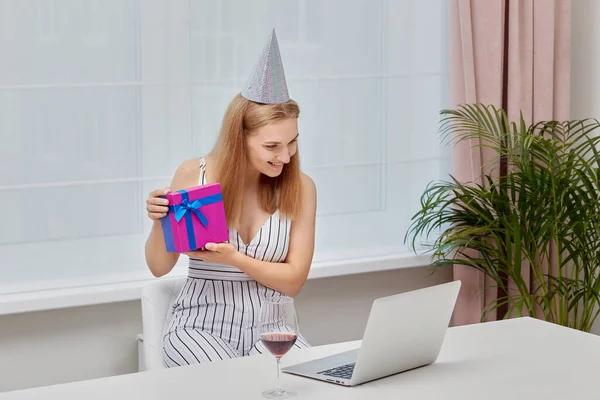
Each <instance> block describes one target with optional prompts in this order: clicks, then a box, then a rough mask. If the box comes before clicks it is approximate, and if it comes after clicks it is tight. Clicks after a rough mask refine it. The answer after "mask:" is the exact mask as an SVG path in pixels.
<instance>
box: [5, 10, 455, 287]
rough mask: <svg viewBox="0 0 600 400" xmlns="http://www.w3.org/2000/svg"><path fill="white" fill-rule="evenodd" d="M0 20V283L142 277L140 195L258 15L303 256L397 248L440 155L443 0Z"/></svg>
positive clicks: (254, 41) (167, 164) (232, 75)
mask: <svg viewBox="0 0 600 400" xmlns="http://www.w3.org/2000/svg"><path fill="white" fill-rule="evenodd" d="M0 21H1V23H0V50H1V51H2V54H3V62H2V63H0V141H1V145H0V167H2V168H1V170H2V171H3V173H2V174H1V175H0V206H1V209H2V210H4V213H3V216H2V219H1V222H0V273H1V274H2V277H3V278H2V281H1V282H0V293H19V292H30V291H35V290H40V289H48V288H65V287H72V286H82V285H91V284H102V283H113V282H123V281H135V280H139V279H145V278H147V277H148V276H149V272H148V271H147V268H146V266H145V263H144V242H145V239H146V236H147V233H148V231H149V228H150V225H151V223H150V221H149V220H148V218H147V217H146V214H145V203H144V201H145V198H146V196H147V194H148V193H149V192H150V191H151V190H152V189H155V188H158V187H164V186H167V185H168V184H169V182H170V179H171V176H172V174H173V172H174V171H175V168H176V166H177V165H178V164H179V163H180V162H181V161H183V160H185V159H188V158H192V157H198V156H201V155H204V154H206V153H207V152H208V151H209V150H210V149H211V147H212V144H213V142H214V140H215V139H216V136H217V132H218V128H219V125H220V123H221V118H222V116H223V113H224V111H225V108H226V106H227V104H228V103H229V101H230V100H231V98H232V97H233V96H234V95H235V94H236V93H237V92H239V90H240V89H241V87H242V84H243V83H244V81H245V80H246V78H247V75H248V74H249V72H250V69H251V67H252V65H253V64H254V62H255V60H256V58H257V56H258V54H259V52H260V50H261V49H262V47H263V46H264V43H265V42H266V40H267V38H268V35H269V34H270V31H271V29H272V28H275V29H276V32H277V37H278V40H279V45H280V48H281V52H282V57H283V63H284V68H285V72H286V77H287V81H288V87H289V91H290V95H291V96H292V97H293V98H294V99H295V100H297V101H298V102H299V104H300V107H301V118H300V122H299V126H300V132H301V141H300V155H301V162H302V166H303V169H304V170H305V172H306V173H308V174H309V175H310V176H312V177H313V179H314V180H315V183H316V185H317V188H318V197H319V204H318V221H317V238H316V254H315V262H316V263H318V262H322V261H336V260H344V259H352V258H355V257H366V256H389V255H391V254H402V253H405V252H406V251H407V250H406V248H405V247H404V245H403V238H404V233H405V231H406V228H407V227H408V223H409V219H410V216H411V215H412V214H413V213H414V212H415V211H416V210H417V207H418V201H419V197H420V195H421V193H422V191H423V189H424V187H425V185H426V184H427V183H428V182H429V181H430V180H433V179H438V178H440V177H441V176H442V175H443V174H445V173H446V172H447V171H448V159H449V156H448V148H447V147H444V146H441V145H440V144H439V143H438V137H437V129H438V121H439V117H438V112H439V110H440V109H441V108H443V107H445V106H446V103H447V102H446V97H447V96H446V86H447V85H446V81H447V71H446V70H447V67H446V60H445V52H446V44H445V42H444V40H445V37H446V27H445V26H446V22H445V21H446V5H445V0H427V1H423V0H422V1H418V2H417V1H408V0H407V1H385V0H377V1H375V0H351V1H348V0H329V1H322V0H289V1H285V2H283V1H275V0H272V1H269V0H260V1H252V2H249V1H245V0H219V1H216V0H203V1H200V0H194V1H182V0H169V1H167V0H143V1H142V0H87V1H85V2H66V1H61V0H38V1H35V2H33V3H30V2H27V4H25V3H24V2H22V1H20V0H6V1H3V2H0ZM185 261H186V257H182V259H181V261H180V264H181V265H179V266H178V267H177V268H179V270H180V271H185Z"/></svg>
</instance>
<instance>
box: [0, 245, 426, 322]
mask: <svg viewBox="0 0 600 400" xmlns="http://www.w3.org/2000/svg"><path fill="white" fill-rule="evenodd" d="M429 261H430V258H429V256H428V255H415V254H402V255H393V256H387V257H373V258H359V259H350V260H344V261H335V262H321V263H314V264H313V266H312V267H311V270H310V274H309V276H308V279H309V280H310V279H319V278H330V277H336V276H345V275H354V274H360V273H366V272H378V271H389V270H397V269H404V268H413V267H422V266H427V265H429ZM173 272H175V271H173ZM185 272H187V271H180V272H178V273H173V274H169V275H168V276H166V277H164V278H161V279H172V278H177V277H180V276H185ZM154 279H157V278H153V279H145V280H139V281H135V282H126V283H116V284H106V285H95V286H83V287H77V288H69V289H56V290H44V291H36V292H28V293H19V294H7V295H0V315H7V314H18V313H24V312H32V311H46V310H53V309H60V308H70V307H80V306H89V305H96V304H107V303H117V302H122V301H131V300H139V299H140V297H141V293H142V289H143V288H144V286H146V285H147V284H148V283H149V282H151V281H152V280H154Z"/></svg>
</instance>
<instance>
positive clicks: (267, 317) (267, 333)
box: [260, 296, 298, 399]
mask: <svg viewBox="0 0 600 400" xmlns="http://www.w3.org/2000/svg"><path fill="white" fill-rule="evenodd" d="M260 327H261V334H260V341H261V342H262V344H263V345H264V346H265V347H266V348H267V350H269V352H270V353H271V354H273V355H274V356H275V359H276V360H277V387H276V388H275V389H270V390H266V391H264V392H263V393H262V394H263V397H266V398H268V399H285V398H288V397H291V396H293V395H294V393H293V392H289V391H286V390H283V389H282V387H281V381H280V379H279V374H280V369H281V364H280V361H281V357H283V356H284V355H285V354H286V353H287V352H288V351H289V350H290V349H291V348H292V347H293V346H294V343H296V338H297V337H298V317H297V316H296V307H295V306H294V300H293V299H292V298H291V297H284V296H281V297H279V296H278V297H267V298H265V299H264V301H263V303H262V305H261V308H260Z"/></svg>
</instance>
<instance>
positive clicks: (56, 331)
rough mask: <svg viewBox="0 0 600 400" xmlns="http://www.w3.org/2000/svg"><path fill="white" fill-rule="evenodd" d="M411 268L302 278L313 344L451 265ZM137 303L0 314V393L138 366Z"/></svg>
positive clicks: (344, 336)
mask: <svg viewBox="0 0 600 400" xmlns="http://www.w3.org/2000/svg"><path fill="white" fill-rule="evenodd" d="M430 272H431V271H430V270H429V269H428V268H411V269H404V270H397V271H387V272H376V273H369V274H360V275H352V276H346V277H337V278H327V279H316V280H311V281H309V282H308V283H307V284H306V286H305V287H304V290H303V291H302V293H301V295H299V296H298V314H299V319H300V323H301V328H302V332H303V334H304V335H305V336H306V337H307V339H308V340H309V341H311V343H312V344H314V345H318V344H325V343H332V342H337V341H345V340H354V339H359V338H360V337H361V336H362V332H363V330H364V326H365V324H366V320H367V315H368V311H369V308H370V305H371V302H372V301H373V300H374V299H375V298H377V297H381V296H385V295H388V294H393V293H399V292H403V291H406V290H411V289H416V288H420V287H425V286H430V285H433V284H437V283H442V282H447V281H449V280H451V279H452V273H451V271H450V269H448V268H446V269H440V270H438V271H437V272H435V273H434V274H430ZM141 326H142V322H141V314H140V304H139V302H138V301H135V302H125V303H117V304H107V305H98V306H89V307H80V308H73V309H64V310H54V311H45V312H32V313H25V314H16V315H8V316H0V392H2V391H8V390H16V389H21V388H28V387H34V386H43V385H51V384H57V383H63V382H71V381H78V380H84V379H93V378H99V377H104V376H111V375H118V374H126V373H132V372H136V371H137V343H136V336H137V334H138V333H141V331H142V328H141Z"/></svg>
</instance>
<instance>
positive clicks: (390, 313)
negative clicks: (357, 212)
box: [282, 281, 461, 386]
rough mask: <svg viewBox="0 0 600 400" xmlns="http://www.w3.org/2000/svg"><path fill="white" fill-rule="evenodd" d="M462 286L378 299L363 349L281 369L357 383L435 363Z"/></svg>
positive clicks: (346, 383)
mask: <svg viewBox="0 0 600 400" xmlns="http://www.w3.org/2000/svg"><path fill="white" fill-rule="evenodd" d="M460 285H461V282H460V281H453V282H449V283H444V284H441V285H435V286H431V287H427V288H423V289H418V290H414V291H410V292H406V293H400V294H396V295H392V296H388V297H382V298H379V299H376V300H375V301H374V302H373V305H372V307H371V312H370V314H369V319H368V321H367V326H366V328H365V332H364V335H363V339H362V343H361V346H360V347H359V348H358V349H354V350H350V351H346V352H343V353H338V354H335V355H332V356H328V357H325V358H320V359H317V360H312V361H308V362H303V363H300V364H295V365H290V366H287V367H285V368H282V371H283V372H286V373H289V374H295V375H299V376H304V377H308V378H313V379H318V380H322V381H325V382H330V383H334V384H338V385H343V386H356V385H360V384H362V383H365V382H369V381H373V380H376V379H380V378H383V377H386V376H390V375H394V374H397V373H400V372H404V371H408V370H411V369H415V368H419V367H423V366H426V365H429V364H432V363H434V362H435V361H436V360H437V358H438V355H439V352H440V350H441V347H442V343H443V341H444V337H445V336H446V330H447V328H448V325H449V324H450V318H451V316H452V312H453V310H454V305H455V304H456V299H457V297H458V291H459V289H460Z"/></svg>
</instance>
